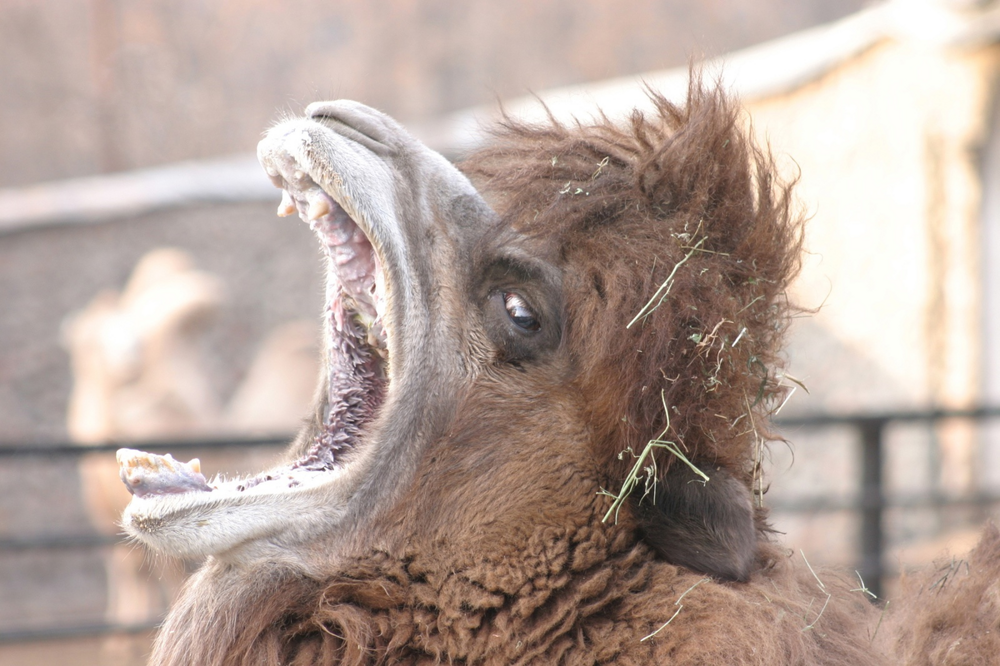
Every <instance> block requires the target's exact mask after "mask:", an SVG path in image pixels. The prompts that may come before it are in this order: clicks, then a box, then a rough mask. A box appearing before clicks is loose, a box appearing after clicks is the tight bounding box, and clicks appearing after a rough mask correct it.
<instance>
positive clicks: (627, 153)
mask: <svg viewBox="0 0 1000 666" xmlns="http://www.w3.org/2000/svg"><path fill="white" fill-rule="evenodd" d="M649 97H650V100H651V102H652V106H653V111H652V112H642V111H635V112H633V114H632V115H631V117H630V118H629V120H628V122H627V123H626V124H624V125H618V124H615V123H612V122H611V121H610V120H608V119H607V118H603V117H602V119H601V122H598V123H596V124H593V125H584V124H581V123H576V124H572V125H567V124H563V123H560V122H558V121H557V120H555V119H554V118H551V117H550V122H549V123H548V124H546V125H543V126H529V125H524V124H519V123H518V122H517V121H515V120H512V119H510V118H507V119H506V121H505V123H504V124H503V125H502V127H501V128H500V129H499V130H498V131H497V135H496V137H495V142H494V143H493V145H492V146H491V147H490V148H488V149H486V150H485V151H483V152H481V153H479V154H478V155H476V156H475V157H474V158H473V159H471V160H470V161H469V162H467V163H466V164H464V165H463V169H464V170H465V171H466V172H467V173H470V174H472V175H473V178H474V179H476V180H478V182H479V184H480V185H481V187H482V189H483V191H484V192H485V193H486V194H487V197H489V198H492V199H493V201H494V205H495V206H496V207H497V210H498V212H500V214H501V215H502V216H503V217H504V218H505V220H506V223H507V225H510V226H513V227H514V228H516V229H518V230H519V231H520V232H522V233H524V234H526V235H528V236H531V237H534V238H535V239H536V240H539V241H543V242H549V243H552V244H557V245H558V247H553V248H552V251H553V252H554V253H556V255H557V256H560V257H561V258H562V261H563V263H564V264H565V265H566V266H569V267H572V268H571V269H570V270H571V272H572V274H573V276H574V278H575V284H571V285H567V289H566V291H567V308H570V309H572V308H582V309H585V310H586V311H583V312H568V313H567V314H568V317H567V319H568V320H569V321H572V322H575V323H577V324H578V325H583V326H585V327H586V328H587V330H576V331H572V332H569V333H570V334H569V335H568V336H567V339H568V341H569V344H570V345H575V346H576V347H578V348H576V349H572V352H573V353H574V354H575V355H576V356H575V360H576V363H577V366H578V378H579V383H580V388H581V393H582V394H583V395H585V396H588V401H589V405H590V409H591V412H592V413H591V417H592V418H591V419H590V421H591V423H592V424H593V425H594V426H595V428H596V429H597V431H598V433H597V434H598V441H601V442H603V448H604V450H603V451H599V452H598V454H599V455H602V456H603V457H604V458H605V459H607V460H609V461H611V460H616V459H617V458H618V456H619V453H620V452H622V451H624V450H627V449H629V448H631V450H632V451H633V452H634V453H636V454H637V453H638V452H640V451H641V450H642V449H643V447H644V446H645V445H646V443H647V442H648V441H649V440H650V439H652V438H655V437H657V436H658V435H659V434H660V433H661V432H663V431H664V429H667V432H666V433H665V434H664V436H663V437H664V439H666V440H670V441H672V442H674V443H676V444H677V445H678V446H679V447H680V448H681V450H683V451H686V452H687V455H688V457H689V458H691V459H693V460H697V461H701V462H702V463H703V464H711V465H717V466H721V467H723V468H725V469H726V470H729V471H731V472H732V473H734V474H735V475H736V476H737V477H738V478H740V479H741V481H743V482H744V483H746V484H747V485H749V484H750V483H751V479H753V478H754V475H755V474H756V473H757V470H756V466H757V465H758V464H759V460H758V459H757V457H756V455H755V451H759V447H758V446H757V441H758V440H757V438H766V437H767V436H768V433H767V426H766V416H767V415H768V414H770V413H771V411H772V410H773V409H774V408H775V407H776V406H777V405H778V404H780V401H781V399H782V397H783V396H784V395H785V392H786V390H787V389H786V387H784V386H783V385H782V384H781V381H780V378H781V375H780V374H779V371H780V368H781V367H782V365H783V362H782V359H781V357H780V349H781V345H782V342H783V338H784V333H785V330H786V328H787V323H788V321H789V315H790V313H791V306H790V304H789V303H788V301H787V298H786V290H787V288H788V285H789V283H790V281H791V280H792V279H793V278H794V276H795V275H796V274H797V272H798V269H799V266H800V264H799V256H800V250H801V245H802V217H801V215H800V214H799V211H798V210H797V209H796V207H795V206H794V205H793V201H792V198H791V194H790V190H791V186H792V183H782V182H781V181H780V180H779V178H778V177H777V175H776V169H775V165H774V162H773V159H772V157H771V156H770V154H769V152H768V151H767V150H766V149H763V148H761V147H759V146H758V145H756V144H755V143H754V141H753V140H752V139H751V138H750V137H749V136H748V133H747V132H746V131H745V128H744V127H743V126H742V125H743V121H742V118H741V115H740V111H739V107H738V106H737V105H736V104H735V103H734V102H732V101H731V100H729V99H728V98H727V97H726V95H725V94H724V93H723V91H722V90H721V89H720V88H719V87H718V86H715V87H707V86H705V85H704V84H703V82H702V81H701V80H700V78H699V77H698V76H692V79H691V84H690V88H689V93H688V99H687V103H686V104H685V105H684V106H680V105H677V104H674V103H672V102H670V101H668V100H667V99H665V98H664V97H662V96H660V95H658V94H656V93H655V92H652V91H649ZM507 225H505V226H507ZM587 292H589V293H587ZM668 419H669V428H668ZM623 457H624V458H625V460H624V461H623V462H622V463H618V464H615V463H614V462H611V463H609V464H610V467H609V469H610V470H612V477H613V478H617V479H619V480H620V479H621V478H623V476H624V474H623V471H622V469H623V467H625V466H627V465H628V464H630V462H631V461H630V460H628V458H629V456H623ZM658 463H659V464H658V469H659V470H660V474H661V475H663V474H665V473H666V471H667V469H668V468H669V467H670V465H671V464H676V460H674V459H673V457H672V456H669V455H668V454H664V455H661V456H660V459H659V461H658Z"/></svg>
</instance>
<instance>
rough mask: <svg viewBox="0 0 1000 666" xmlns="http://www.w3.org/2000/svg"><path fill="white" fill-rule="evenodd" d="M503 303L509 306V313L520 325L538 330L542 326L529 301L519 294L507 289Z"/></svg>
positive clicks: (527, 328) (530, 329) (526, 328)
mask: <svg viewBox="0 0 1000 666" xmlns="http://www.w3.org/2000/svg"><path fill="white" fill-rule="evenodd" d="M503 304H504V307H505V308H507V315H508V316H509V317H510V320H511V321H512V322H514V323H515V324H516V325H517V326H518V327H520V328H523V329H524V330H526V331H532V332H534V331H537V330H539V329H540V328H541V327H542V326H541V324H539V323H538V320H537V319H535V313H534V312H532V311H531V308H530V307H528V304H527V302H525V300H524V299H523V298H521V297H520V296H519V295H518V294H515V293H513V292H510V291H507V292H504V295H503Z"/></svg>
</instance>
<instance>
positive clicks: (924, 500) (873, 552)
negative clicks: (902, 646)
mask: <svg viewBox="0 0 1000 666" xmlns="http://www.w3.org/2000/svg"><path fill="white" fill-rule="evenodd" d="M994 418H1000V407H976V408H973V409H930V410H908V411H903V410H901V411H893V412H882V413H873V414H816V415H805V416H797V417H791V418H783V419H779V420H778V421H777V425H778V426H779V428H782V429H790V428H795V427H799V428H809V429H814V428H823V427H831V426H849V427H851V428H853V429H854V430H855V432H856V433H857V444H858V447H859V452H858V453H859V458H860V467H861V481H860V488H859V492H858V495H857V498H856V499H855V500H853V501H848V502H842V501H840V502H838V501H829V500H827V501H821V502H814V503H808V504H806V503H803V504H798V505H786V506H782V507H781V509H782V510H784V511H810V512H813V511H816V512H820V511H840V510H845V509H847V510H853V511H856V512H858V514H859V515H860V519H861V520H860V534H859V544H860V547H859V550H860V553H859V556H858V562H857V567H856V568H857V570H858V573H859V574H860V575H861V576H862V578H863V579H864V581H865V583H866V586H867V587H868V589H869V590H870V591H871V592H872V593H873V594H875V595H877V596H881V594H882V587H883V580H884V578H885V573H886V571H885V567H884V564H883V555H884V553H885V546H886V539H885V511H886V509H888V508H916V507H920V506H928V507H944V506H963V505H964V506H990V505H993V504H998V503H1000V495H996V494H989V493H981V492H980V493H976V494H974V495H969V496H965V497H943V496H941V495H940V494H937V493H934V494H930V493H927V494H922V495H920V496H915V497H912V496H911V497H899V498H890V497H887V496H886V492H885V433H886V430H887V428H888V427H889V426H890V425H895V424H904V423H911V424H912V423H919V424H926V425H933V424H936V423H937V422H939V421H945V420H953V419H954V420H965V421H973V422H976V423H979V422H982V421H985V420H988V419H994Z"/></svg>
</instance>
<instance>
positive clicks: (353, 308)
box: [118, 156, 389, 498]
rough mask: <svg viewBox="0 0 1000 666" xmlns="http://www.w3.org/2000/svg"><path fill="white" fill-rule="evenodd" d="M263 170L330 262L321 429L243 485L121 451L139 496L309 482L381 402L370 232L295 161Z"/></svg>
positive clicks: (340, 456)
mask: <svg viewBox="0 0 1000 666" xmlns="http://www.w3.org/2000/svg"><path fill="white" fill-rule="evenodd" d="M264 166H265V170H266V171H267V173H268V175H269V176H270V178H271V180H272V182H274V184H275V186H276V187H279V188H280V189H281V190H282V198H281V203H280V204H279V206H278V215H280V216H282V217H285V216H289V215H292V214H294V213H296V212H298V214H299V216H300V217H301V218H302V219H303V220H305V221H306V222H308V223H309V225H310V228H311V229H312V230H313V231H314V232H315V233H316V235H317V237H318V239H319V241H320V247H321V248H322V250H323V252H324V254H325V255H326V259H327V264H328V268H327V284H326V307H325V324H326V327H327V331H326V335H325V340H326V345H327V350H326V351H327V353H326V363H327V367H326V373H327V374H326V376H327V382H326V387H327V389H326V395H325V396H324V397H325V401H324V405H323V410H322V425H321V427H320V428H319V429H318V431H317V434H316V436H315V437H314V439H313V441H312V442H311V443H310V444H309V446H308V448H307V451H306V453H305V455H303V456H302V457H301V458H299V459H298V460H296V461H294V462H292V463H290V464H287V465H283V466H281V467H278V468H274V469H271V470H268V471H267V472H264V473H262V474H259V475H257V476H254V477H250V478H246V479H242V480H239V481H230V482H226V481H223V480H222V479H220V478H217V479H215V480H213V481H212V482H208V481H206V480H205V478H204V476H202V474H201V471H200V465H199V464H198V461H197V460H194V461H191V463H182V462H179V461H176V460H173V459H172V458H171V457H170V456H169V455H168V456H158V455H155V454H149V453H145V452H142V451H135V450H131V449H122V450H120V451H119V452H118V462H119V466H120V469H121V477H122V480H123V481H124V482H125V485H126V487H127V488H128V489H129V491H130V492H132V493H133V494H134V495H135V496H137V497H142V498H155V497H156V496H162V495H176V494H180V493H189V492H212V491H218V492H221V493H233V492H235V493H244V492H250V493H254V492H262V491H263V492H266V491H274V490H278V491H280V490H281V489H282V488H295V487H300V486H308V485H311V484H312V483H313V482H315V481H319V480H320V479H321V478H323V477H325V476H327V474H326V473H328V472H331V471H334V470H338V469H340V468H342V467H343V466H344V464H345V463H346V462H347V461H349V459H350V454H351V452H352V451H353V450H354V449H355V447H356V446H357V444H358V441H359V439H360V438H361V436H362V435H363V433H364V430H365V426H366V425H367V424H368V423H369V422H370V421H371V420H372V418H373V417H374V416H375V414H376V412H377V410H378V408H379V407H380V405H381V404H382V402H383V401H384V398H385V393H386V389H387V384H388V379H387V378H388V367H387V366H388V358H389V353H388V345H387V342H386V328H385V323H384V320H383V315H384V314H385V310H386V279H385V273H384V272H383V270H382V265H383V261H382V259H381V258H380V256H379V252H377V251H376V247H375V245H374V244H373V242H372V240H371V236H370V234H368V233H366V231H365V230H364V229H363V228H362V226H361V225H359V224H358V222H357V221H355V220H354V219H353V218H352V217H351V216H350V215H349V214H348V213H347V211H346V210H345V209H344V207H343V206H341V205H340V204H339V203H337V202H336V201H335V200H334V199H333V197H332V196H331V195H330V194H328V193H327V192H325V191H324V190H323V189H322V188H321V187H320V186H319V185H318V184H317V183H316V182H315V181H314V180H313V179H312V178H311V177H310V176H309V174H307V173H305V172H304V171H302V170H301V169H300V167H299V166H298V165H297V164H296V163H295V162H294V161H293V160H292V159H291V158H288V157H287V156H286V157H285V158H284V159H280V158H271V159H269V160H267V161H265V163H264Z"/></svg>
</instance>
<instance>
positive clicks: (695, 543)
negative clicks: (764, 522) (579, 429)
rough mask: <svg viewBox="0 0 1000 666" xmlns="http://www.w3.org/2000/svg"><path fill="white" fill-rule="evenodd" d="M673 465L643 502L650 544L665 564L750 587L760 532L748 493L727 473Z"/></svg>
mask: <svg viewBox="0 0 1000 666" xmlns="http://www.w3.org/2000/svg"><path fill="white" fill-rule="evenodd" d="M704 471H705V472H706V473H707V474H708V476H709V480H708V481H705V480H704V479H702V478H701V477H700V476H698V475H696V474H695V473H694V471H692V470H691V468H689V467H688V466H687V465H682V464H674V465H671V467H670V469H669V470H668V471H667V473H666V474H665V475H664V477H663V479H662V480H661V481H660V482H659V483H658V484H657V487H656V492H655V496H654V494H652V493H650V494H648V495H647V496H646V497H645V498H643V499H642V500H640V501H639V503H638V506H637V507H636V508H637V515H638V517H639V524H640V528H641V530H642V532H643V537H644V538H645V540H646V542H647V543H648V544H649V545H650V546H652V547H653V548H654V549H655V550H656V551H657V552H658V553H659V554H660V556H661V557H663V559H665V560H667V561H668V562H670V563H672V564H676V565H679V566H683V567H686V568H688V569H692V570H694V571H698V572H700V573H704V574H708V575H709V576H714V577H716V578H721V579H724V580H732V581H746V580H747V579H749V577H750V571H751V569H752V568H753V563H754V560H755V558H756V556H757V528H756V525H755V524H754V512H753V504H752V500H751V497H750V491H749V490H748V489H747V488H746V486H745V485H744V484H743V483H741V482H740V481H739V480H738V479H736V478H734V477H733V476H732V475H731V474H730V473H729V472H727V471H726V470H725V469H723V468H718V469H706V470H704Z"/></svg>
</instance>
